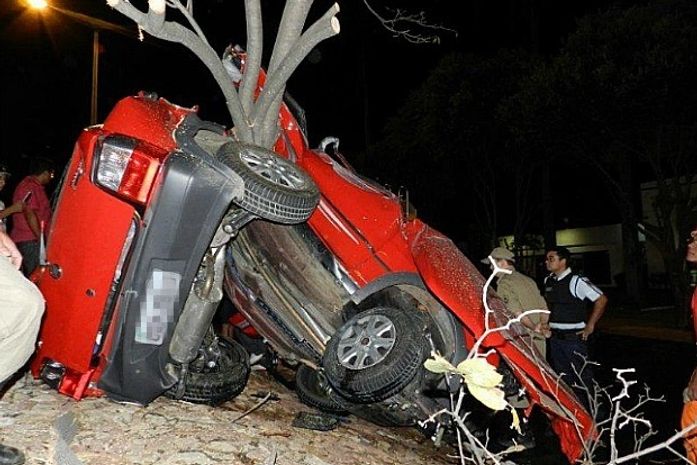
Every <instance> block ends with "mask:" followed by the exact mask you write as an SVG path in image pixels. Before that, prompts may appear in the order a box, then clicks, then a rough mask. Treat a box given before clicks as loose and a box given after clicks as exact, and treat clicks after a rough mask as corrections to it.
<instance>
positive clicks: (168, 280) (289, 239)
mask: <svg viewBox="0 0 697 465" xmlns="http://www.w3.org/2000/svg"><path fill="white" fill-rule="evenodd" d="M238 60H239V61H238V62H239V64H240V66H242V65H243V60H244V56H243V55H241V56H239V57H238ZM300 114H301V112H300V111H293V105H286V104H284V105H282V107H281V110H280V115H279V116H280V119H279V121H280V125H281V126H280V128H281V133H280V136H279V138H278V140H277V142H276V144H275V146H274V150H273V151H270V150H265V149H262V148H260V147H255V146H251V145H244V144H240V143H239V142H238V141H236V140H235V139H234V137H233V135H232V134H231V133H230V132H229V131H226V130H224V129H223V128H222V127H220V126H218V125H216V124H213V123H208V122H204V121H201V120H200V119H199V118H198V117H197V115H196V112H195V110H193V109H186V108H182V107H179V106H176V105H173V104H172V103H170V102H168V101H166V100H164V99H161V98H157V97H156V96H154V95H148V94H140V95H138V96H136V97H128V98H125V99H123V100H122V101H121V102H119V103H118V104H117V105H116V107H115V108H114V109H113V110H112V112H111V113H110V114H109V116H108V117H107V119H106V120H105V122H104V124H103V125H100V126H94V127H90V128H88V129H86V130H85V131H84V132H83V133H82V135H81V136H80V138H79V139H78V142H77V144H76V146H75V150H74V152H73V155H72V158H71V160H70V162H69V164H68V166H67V169H66V171H65V173H64V175H63V178H62V181H61V186H60V190H59V195H58V197H57V202H56V205H55V218H54V221H53V223H52V225H51V229H50V232H49V235H48V244H47V256H46V264H45V265H44V266H43V267H42V268H41V270H40V271H39V272H37V274H36V275H35V278H36V280H37V282H38V283H39V286H40V288H41V290H42V292H43V293H44V295H45V296H46V300H47V316H46V320H45V322H44V326H43V328H42V331H41V334H40V338H39V339H40V342H39V350H38V352H37V355H36V357H35V358H34V361H33V365H32V369H33V372H34V374H35V375H36V376H37V377H41V378H42V379H44V380H46V381H47V382H48V383H50V384H51V385H53V386H55V387H56V388H57V389H58V390H59V391H60V392H62V393H64V394H67V395H70V396H72V397H74V398H77V399H79V398H82V397H84V396H86V395H92V394H106V395H108V396H109V397H111V398H113V399H115V400H121V401H129V402H137V403H140V404H147V403H148V402H150V401H152V400H153V399H155V398H156V397H157V396H159V395H161V394H167V395H169V396H171V397H174V398H180V399H185V400H189V401H194V402H205V403H210V404H218V403H220V402H223V401H225V400H228V399H230V398H232V397H234V396H235V395H237V394H238V393H239V392H240V391H241V390H242V389H243V388H244V385H245V383H246V380H247V377H248V375H249V360H248V355H247V353H246V351H245V350H244V348H242V347H241V346H240V345H239V344H238V343H236V342H235V341H234V340H229V339H227V338H225V337H220V336H219V335H217V334H215V333H214V332H213V331H212V329H211V328H212V325H211V322H212V321H213V317H214V314H215V312H216V309H217V308H218V305H219V302H220V301H221V299H222V297H223V291H225V292H226V293H227V294H228V296H229V297H230V299H231V300H232V302H233V303H234V304H235V307H236V309H237V310H238V311H239V313H240V315H241V316H242V317H244V320H245V321H246V322H247V323H249V324H250V325H251V326H252V327H253V329H254V332H256V333H257V334H258V335H260V337H261V338H262V340H263V341H264V342H265V343H266V344H267V345H268V347H269V348H270V350H271V351H272V352H273V353H274V354H275V355H276V356H277V357H279V358H281V359H284V360H286V361H287V362H288V363H290V364H294V365H297V366H298V367H299V368H298V370H297V387H298V392H299V396H300V397H301V399H303V400H304V401H306V402H308V403H310V404H312V405H314V406H316V407H319V408H322V409H324V410H330V411H351V412H354V413H357V414H360V415H363V416H365V417H367V418H370V419H371V420H373V421H375V422H378V423H380V424H387V425H416V424H417V421H418V420H423V419H425V418H427V417H428V416H430V415H432V414H434V413H435V412H437V411H439V410H441V409H442V408H444V407H448V406H449V405H450V399H451V395H453V394H454V393H456V392H457V391H458V390H459V388H460V383H459V380H458V379H456V378H454V377H450V376H444V375H439V374H434V373H431V372H428V371H427V370H425V368H424V365H423V362H424V361H425V360H426V359H427V358H428V357H429V355H430V354H431V353H438V354H440V355H441V356H443V357H444V358H446V359H447V360H448V361H449V362H451V363H452V364H453V365H457V364H458V363H459V362H461V361H462V360H464V359H465V358H466V357H467V356H468V353H469V351H470V350H473V349H474V347H475V343H476V341H477V340H479V339H481V338H482V337H484V336H485V334H484V333H485V331H486V329H487V328H488V327H490V326H496V325H504V324H505V323H506V322H507V321H508V318H509V315H508V312H507V310H506V308H505V305H503V303H502V302H501V301H500V299H498V298H497V297H496V296H495V295H491V296H489V306H490V307H491V309H492V312H491V313H485V309H484V305H483V299H482V296H483V289H484V284H485V280H484V277H483V276H482V275H481V274H480V273H479V271H478V270H477V269H476V268H475V267H474V266H473V265H472V264H471V263H470V262H469V260H467V258H466V257H464V255H463V254H462V253H461V252H460V251H459V250H458V249H457V248H456V247H455V245H454V244H453V243H452V241H450V240H449V239H448V238H447V237H445V236H444V235H442V234H441V233H439V232H438V231H436V230H435V229H433V228H431V227H430V226H428V225H427V224H425V223H424V222H423V221H421V220H420V219H419V218H417V217H416V215H415V214H414V212H413V210H412V209H411V208H410V205H409V203H408V202H404V201H403V200H402V199H401V198H400V197H399V196H397V195H395V194H393V193H391V192H390V191H388V190H386V189H384V188H382V187H381V186H379V185H377V184H376V183H374V182H372V181H370V180H367V179H365V178H363V177H362V176H360V175H359V174H358V173H356V172H355V170H353V169H352V168H351V166H349V165H348V163H346V162H345V160H344V159H343V157H341V156H340V155H339V154H338V153H336V152H335V153H334V156H332V155H330V153H329V152H331V150H330V145H331V144H330V142H331V140H326V141H325V142H326V143H323V144H322V145H321V146H320V148H318V149H311V148H310V147H309V144H308V142H307V136H306V134H305V131H304V126H305V125H304V122H303V121H302V120H301V119H300V118H299V117H296V115H300ZM334 145H336V144H334ZM524 334H525V332H524V331H522V330H521V329H520V328H518V327H517V326H516V325H513V326H512V327H511V329H510V330H504V331H499V332H494V333H491V334H488V335H486V337H485V338H484V339H483V341H482V349H483V350H485V351H488V352H489V354H490V355H489V356H488V358H489V360H490V361H491V362H492V363H493V364H495V365H497V366H498V367H499V370H500V371H501V372H502V373H503V374H504V389H505V390H506V392H507V394H508V395H509V396H510V397H515V398H516V399H517V400H518V401H520V402H522V403H523V404H524V405H526V406H527V407H526V408H525V409H524V411H523V413H524V414H526V415H529V414H531V412H533V411H541V412H543V413H544V414H546V416H547V417H548V418H549V420H550V424H551V427H552V429H553V430H554V431H555V432H556V433H557V435H558V436H559V438H560V444H561V448H562V450H563V451H564V453H565V454H566V456H567V457H568V459H569V460H570V461H574V460H576V458H578V457H579V455H580V454H581V451H582V447H583V441H584V440H586V439H588V438H590V437H592V435H593V434H594V426H593V421H592V419H591V417H590V416H589V414H588V413H587V412H586V410H585V409H584V408H583V407H582V406H581V404H580V403H579V401H578V399H576V398H575V396H574V394H573V393H572V392H571V391H570V389H569V388H568V387H567V386H565V385H564V384H563V383H562V382H560V381H559V379H558V377H557V375H556V374H555V373H553V372H552V371H551V369H550V368H549V367H548V366H547V364H546V363H545V362H544V360H541V357H539V354H537V353H536V352H535V351H534V349H533V348H532V347H531V345H530V344H528V343H526V342H525V339H524ZM476 404H477V403H476V402H475V401H472V406H471V410H472V411H473V412H482V413H481V415H474V416H473V417H472V418H469V419H468V421H469V422H470V424H471V427H472V428H473V429H474V430H477V429H479V430H480V431H484V430H486V429H487V428H488V427H489V425H490V424H491V418H490V415H488V414H487V413H485V412H483V410H481V409H478V407H477V405H476ZM453 427H454V425H453V423H452V422H448V421H445V420H441V421H440V422H438V423H436V427H435V429H434V430H432V431H429V432H434V433H437V434H440V433H442V432H444V431H447V430H452V428H453ZM513 440H516V438H515V437H514V438H513Z"/></svg>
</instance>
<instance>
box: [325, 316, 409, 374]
mask: <svg viewBox="0 0 697 465" xmlns="http://www.w3.org/2000/svg"><path fill="white" fill-rule="evenodd" d="M396 340H397V334H396V330H395V327H394V323H392V320H390V319H389V318H387V317H386V316H384V315H368V316H365V317H363V318H359V319H357V320H356V321H355V322H354V323H353V324H352V325H351V326H349V327H348V328H346V329H345V330H344V331H343V332H342V333H341V335H340V338H339V344H338V348H337V351H338V356H339V363H341V365H343V366H344V367H346V368H348V369H349V370H363V369H365V368H368V367H371V366H374V365H377V364H378V363H380V362H382V361H383V360H384V359H385V357H387V355H388V354H389V353H390V352H391V351H392V349H393V348H394V345H395V342H396Z"/></svg>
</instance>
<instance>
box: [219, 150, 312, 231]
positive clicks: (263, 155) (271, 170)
mask: <svg viewBox="0 0 697 465" xmlns="http://www.w3.org/2000/svg"><path fill="white" fill-rule="evenodd" d="M217 156H218V158H219V159H220V160H221V161H222V162H223V163H225V164H226V165H227V166H228V167H230V168H231V169H232V170H233V171H235V172H236V173H237V174H238V175H239V176H240V177H241V178H242V179H243V181H244V196H243V198H242V199H240V200H238V201H236V202H235V203H237V204H238V205H239V206H240V207H242V208H243V209H245V210H247V211H248V212H250V213H253V214H255V215H257V216H259V217H260V218H264V219H266V220H270V221H274V222H277V223H283V224H295V223H301V222H303V221H306V220H307V219H308V218H309V217H310V215H312V212H313V211H314V209H315V207H316V206H317V203H318V202H319V189H318V188H317V185H316V184H315V183H314V181H313V180H312V178H310V176H309V175H308V174H307V173H306V172H305V171H303V169H302V168H300V167H299V166H297V165H295V164H294V163H293V162H291V161H289V160H286V159H285V158H282V157H280V156H278V155H277V154H276V153H274V152H272V151H271V150H268V149H265V148H262V147H257V146H253V145H245V144H240V143H237V142H230V143H228V144H225V145H223V146H222V147H221V148H220V149H219V151H218V155H217Z"/></svg>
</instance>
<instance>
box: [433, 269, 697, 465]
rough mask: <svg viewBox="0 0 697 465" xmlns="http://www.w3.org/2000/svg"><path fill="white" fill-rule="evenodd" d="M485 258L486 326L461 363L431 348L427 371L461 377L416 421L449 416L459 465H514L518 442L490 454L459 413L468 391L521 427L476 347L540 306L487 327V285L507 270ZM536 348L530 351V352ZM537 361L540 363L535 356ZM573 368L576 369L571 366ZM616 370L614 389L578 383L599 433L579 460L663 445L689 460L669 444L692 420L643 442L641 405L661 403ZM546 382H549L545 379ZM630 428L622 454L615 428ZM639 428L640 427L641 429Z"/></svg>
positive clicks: (618, 456) (646, 430)
mask: <svg viewBox="0 0 697 465" xmlns="http://www.w3.org/2000/svg"><path fill="white" fill-rule="evenodd" d="M489 260H490V262H491V263H492V265H493V271H492V274H491V275H490V276H489V278H488V279H487V280H486V282H485V284H484V288H483V292H482V295H483V301H484V306H485V311H486V314H485V316H486V318H485V320H486V326H485V331H484V332H483V333H482V335H481V336H480V337H479V338H478V339H477V340H476V341H475V343H474V345H473V347H472V349H471V350H470V351H469V353H468V356H467V358H466V359H465V360H463V361H462V362H460V363H459V364H458V365H457V366H453V365H452V364H451V363H450V362H449V361H448V360H446V359H445V358H443V357H442V356H440V355H439V354H437V353H432V357H431V358H430V359H428V360H426V361H425V362H424V366H425V367H426V369H428V370H429V371H431V372H434V373H442V374H444V376H457V377H459V379H460V381H461V385H460V389H459V391H458V394H457V398H455V396H454V394H452V393H451V395H450V409H443V410H440V411H438V412H436V413H434V414H432V415H431V416H429V417H428V418H427V419H425V420H423V421H422V422H420V425H421V426H426V425H428V424H431V423H434V424H437V425H438V426H439V428H442V426H441V418H443V417H446V418H449V419H450V421H451V422H452V423H453V424H454V425H455V426H456V428H457V431H456V433H457V439H458V451H459V459H460V463H461V464H462V465H464V464H465V463H468V462H469V463H475V464H477V465H484V464H495V465H515V462H512V461H510V460H509V459H507V456H508V455H509V454H511V453H512V452H517V451H519V450H521V448H520V447H519V446H514V447H512V448H509V449H507V450H505V451H502V452H497V453H494V452H492V451H490V450H489V449H488V435H487V441H484V442H482V441H481V440H480V439H479V438H477V437H476V436H475V435H474V434H473V433H472V431H471V430H470V429H469V427H468V426H467V424H466V422H465V420H466V418H467V417H468V415H469V414H470V413H469V412H464V411H463V409H464V402H463V401H464V399H465V397H466V396H467V395H471V396H472V397H474V398H475V399H477V400H478V401H480V402H481V403H482V404H484V405H485V406H487V407H488V408H490V409H492V410H494V411H500V410H505V409H510V410H511V414H512V417H513V421H512V425H511V427H512V428H516V429H518V431H520V418H519V417H518V414H517V412H516V410H515V408H513V407H512V406H511V405H510V404H509V402H508V401H507V400H506V397H505V393H504V391H503V390H502V389H501V388H500V387H501V383H502V381H503V376H501V374H500V373H498V372H497V369H496V368H495V367H494V366H493V365H491V364H489V362H488V361H487V359H486V356H487V354H485V353H481V352H480V349H479V348H480V347H481V346H482V344H483V343H484V340H485V339H486V338H487V337H488V336H489V335H491V334H492V333H494V332H499V331H504V330H506V329H508V328H510V327H511V326H512V325H514V324H522V323H521V318H523V317H524V316H526V315H527V314H532V313H539V312H544V311H545V310H529V311H528V312H523V313H522V314H521V315H519V316H517V317H516V318H511V319H510V320H509V321H508V322H507V323H505V324H504V325H500V326H495V327H492V326H490V325H489V320H490V319H491V318H490V314H491V313H492V312H493V311H492V310H491V309H490V308H489V305H488V302H487V300H488V299H487V296H488V289H489V286H490V284H491V282H492V280H493V277H495V276H496V275H497V274H498V273H506V272H509V273H510V271H508V270H504V269H501V268H499V267H497V266H496V264H495V260H494V259H493V258H492V257H489ZM534 353H535V352H534V351H533V354H534ZM539 362H540V363H544V362H543V361H542V360H539ZM588 364H595V365H597V363H595V362H592V361H588V360H584V364H583V365H582V366H581V367H580V368H579V369H578V372H576V373H575V374H576V378H577V379H579V380H580V379H581V377H580V374H581V371H583V369H584V368H585V367H586V365H588ZM574 370H576V368H575V367H574ZM613 371H614V372H615V378H616V380H617V382H618V383H619V392H617V393H616V394H612V393H611V389H610V387H600V386H599V385H598V384H597V383H594V386H577V387H580V388H582V389H583V390H585V391H586V392H587V394H588V402H589V404H590V406H591V408H590V411H591V413H592V415H593V417H594V418H595V419H596V429H597V431H598V434H597V435H595V436H593V438H592V439H591V440H589V441H587V442H585V441H584V447H583V457H582V458H581V459H580V462H581V463H583V464H584V465H595V464H600V463H603V464H605V465H620V464H623V463H628V462H633V461H636V460H637V459H638V458H641V457H644V456H646V455H649V454H652V453H655V452H657V451H659V450H668V451H669V452H671V453H672V454H674V455H675V456H676V457H678V458H679V459H680V460H681V461H684V462H685V463H690V462H689V460H688V459H687V458H686V457H685V456H684V455H682V454H681V453H680V452H679V451H677V450H676V449H675V448H674V447H673V445H674V443H676V442H677V441H679V440H681V439H683V438H685V437H686V436H688V435H689V434H690V433H691V432H693V431H695V430H697V423H696V424H692V425H689V426H688V427H686V428H684V429H682V430H680V431H677V432H676V433H674V434H673V435H671V436H670V437H668V438H667V439H665V440H664V441H662V442H659V443H657V444H653V445H651V446H646V443H647V440H648V439H649V438H652V437H654V436H656V435H657V434H658V433H657V431H655V430H654V429H653V427H652V424H651V422H650V421H649V420H647V419H646V418H644V415H643V409H644V407H646V405H647V404H648V403H651V402H664V399H663V398H662V397H660V398H655V397H652V396H651V395H650V392H649V388H648V387H646V386H645V387H644V392H643V393H642V394H639V395H638V396H632V395H631V394H630V389H631V388H632V387H633V386H634V385H636V384H637V382H636V381H635V380H631V379H628V377H627V375H629V374H632V373H634V372H635V370H634V369H633V368H625V369H613ZM550 383H553V381H552V380H550ZM554 383H556V384H557V385H558V384H559V383H561V376H558V377H557V379H556V380H554ZM550 392H551V393H552V397H553V400H555V401H556V402H557V403H558V405H559V406H560V408H562V410H564V408H563V404H562V402H561V400H560V399H559V398H558V397H556V396H555V394H554V393H555V392H556V390H554V389H551V390H550ZM603 402H606V403H607V404H608V405H610V406H611V407H610V409H609V412H608V414H607V418H602V419H601V418H600V416H601V410H602V409H601V408H600V407H601V404H602V403H603ZM567 414H568V415H569V417H570V418H572V417H573V414H572V413H571V412H567ZM574 426H575V427H576V434H577V435H578V437H579V438H581V439H582V440H583V438H584V436H583V432H582V431H581V430H580V428H579V427H578V425H576V424H574ZM626 428H632V432H633V438H632V444H633V447H632V450H631V452H628V453H625V454H622V453H621V452H620V447H619V446H618V442H617V436H618V432H619V431H620V430H623V429H626ZM642 428H643V431H641V429H642ZM605 440H608V441H609V447H610V457H609V461H605V462H601V461H598V460H599V459H597V457H596V456H597V455H598V452H599V450H600V449H601V448H602V446H603V442H604V441H605Z"/></svg>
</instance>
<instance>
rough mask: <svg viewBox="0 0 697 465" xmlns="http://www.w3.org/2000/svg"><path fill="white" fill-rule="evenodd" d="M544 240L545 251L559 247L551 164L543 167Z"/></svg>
mask: <svg viewBox="0 0 697 465" xmlns="http://www.w3.org/2000/svg"><path fill="white" fill-rule="evenodd" d="M542 238H543V239H544V242H545V243H544V246H545V249H547V250H549V248H550V247H554V246H556V245H557V229H556V227H555V224H554V204H553V203H552V173H551V172H550V170H549V163H545V164H543V165H542Z"/></svg>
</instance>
